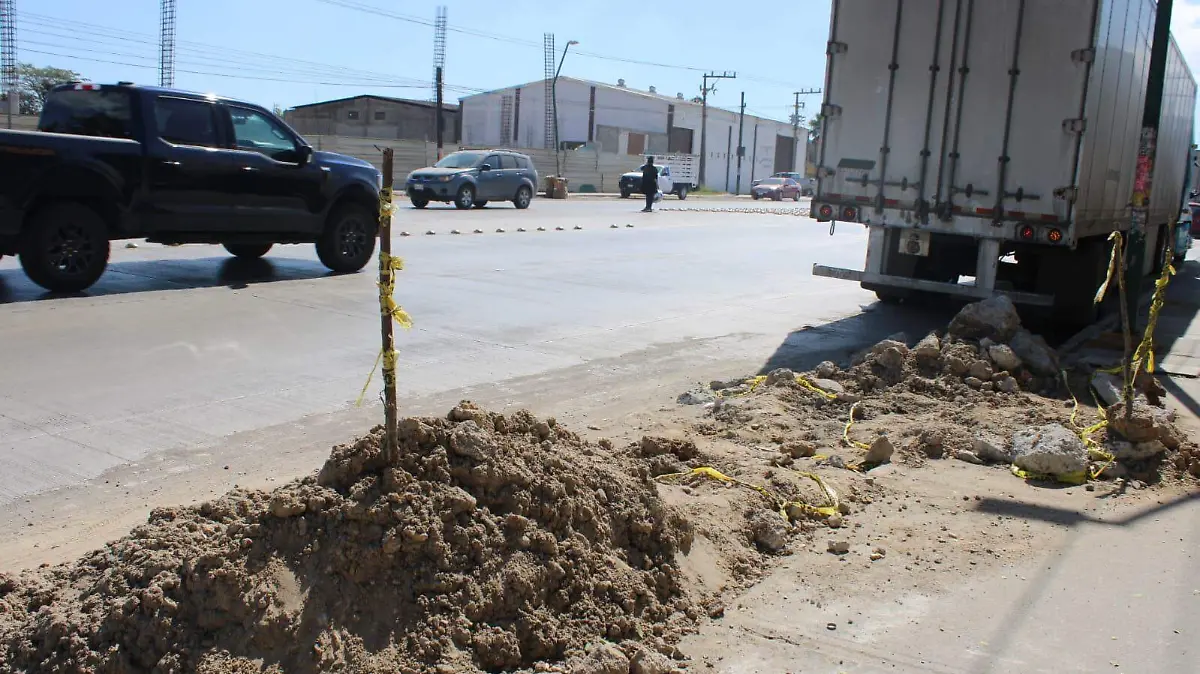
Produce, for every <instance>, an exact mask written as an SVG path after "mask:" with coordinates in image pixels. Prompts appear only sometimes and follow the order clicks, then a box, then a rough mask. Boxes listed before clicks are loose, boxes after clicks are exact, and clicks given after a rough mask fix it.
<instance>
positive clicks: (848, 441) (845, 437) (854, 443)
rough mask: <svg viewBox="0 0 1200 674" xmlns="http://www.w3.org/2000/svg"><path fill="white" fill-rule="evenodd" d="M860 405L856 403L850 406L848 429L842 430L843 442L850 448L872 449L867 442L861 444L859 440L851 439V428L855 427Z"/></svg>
mask: <svg viewBox="0 0 1200 674" xmlns="http://www.w3.org/2000/svg"><path fill="white" fill-rule="evenodd" d="M860 404H861V403H854V404H853V405H851V406H850V419H849V420H848V421H846V427H845V428H844V429H842V441H843V442H845V443H846V444H847V445H848V446H850V447H857V448H859V449H870V448H871V446H870V445H868V444H866V443H865V442H859V441H857V440H852V439H850V428H851V427H852V426H854V412H855V410H857V409H858V406H859V405H860Z"/></svg>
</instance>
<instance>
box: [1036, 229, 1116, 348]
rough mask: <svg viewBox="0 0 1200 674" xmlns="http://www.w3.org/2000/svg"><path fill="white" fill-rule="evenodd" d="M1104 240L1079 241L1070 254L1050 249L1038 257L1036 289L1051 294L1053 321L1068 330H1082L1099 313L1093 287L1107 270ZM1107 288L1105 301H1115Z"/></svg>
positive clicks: (1112, 289)
mask: <svg viewBox="0 0 1200 674" xmlns="http://www.w3.org/2000/svg"><path fill="white" fill-rule="evenodd" d="M1105 243H1106V242H1105V241H1104V240H1095V239H1093V240H1091V241H1087V242H1081V243H1080V245H1079V247H1078V248H1077V249H1076V251H1075V253H1074V254H1071V253H1070V251H1067V250H1051V251H1047V252H1046V253H1044V254H1042V255H1041V256H1040V259H1039V265H1040V266H1041V269H1039V274H1038V278H1039V283H1038V286H1039V287H1038V290H1039V291H1041V292H1050V293H1053V295H1054V307H1053V316H1054V322H1055V323H1058V324H1060V325H1062V326H1063V327H1064V328H1069V329H1082V328H1085V327H1087V326H1089V325H1091V324H1092V323H1094V322H1096V319H1097V318H1099V315H1100V307H1099V306H1098V305H1097V304H1096V303H1095V297H1096V290H1098V289H1099V288H1100V284H1101V283H1104V278H1105V276H1106V275H1107V272H1108V261H1109V255H1110V249H1109V247H1108V246H1106V245H1105ZM1115 291H1116V288H1111V289H1110V292H1109V293H1108V296H1107V297H1108V301H1110V302H1111V301H1116V300H1115V298H1116V297H1117V293H1116V292H1115Z"/></svg>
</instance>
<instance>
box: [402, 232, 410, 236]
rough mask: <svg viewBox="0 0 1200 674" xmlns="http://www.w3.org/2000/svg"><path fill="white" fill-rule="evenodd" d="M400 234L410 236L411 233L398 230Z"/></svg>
mask: <svg viewBox="0 0 1200 674" xmlns="http://www.w3.org/2000/svg"><path fill="white" fill-rule="evenodd" d="M400 236H412V234H409V233H408V232H400Z"/></svg>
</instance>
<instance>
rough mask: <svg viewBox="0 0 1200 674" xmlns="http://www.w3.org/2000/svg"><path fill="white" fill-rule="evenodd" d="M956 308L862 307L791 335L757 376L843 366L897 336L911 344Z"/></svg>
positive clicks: (945, 320) (959, 305)
mask: <svg viewBox="0 0 1200 674" xmlns="http://www.w3.org/2000/svg"><path fill="white" fill-rule="evenodd" d="M960 308H962V303H961V302H959V303H955V302H953V301H946V302H934V301H930V302H925V303H922V304H919V305H916V304H914V305H908V304H906V305H901V306H896V305H890V304H883V303H882V302H873V303H871V304H865V305H862V312H861V313H858V314H854V315H853V316H847V317H845V318H841V319H838V320H836V321H832V322H829V323H820V324H813V325H805V326H803V327H801V328H799V329H798V330H794V331H792V332H791V333H789V334H788V336H787V337H785V338H784V340H783V342H782V343H780V345H779V346H778V347H776V349H775V351H774V353H772V354H771V355H770V357H768V358H767V360H766V362H765V363H763V366H762V368H761V369H760V370H759V374H766V373H768V372H770V371H771V370H775V369H777V368H781V367H786V368H788V369H790V370H794V371H796V372H804V371H807V370H811V369H813V368H814V367H816V366H817V364H818V363H820V362H822V361H826V360H830V361H833V362H835V363H839V364H842V365H844V364H847V363H848V362H849V360H850V358H851V356H853V354H854V353H856V352H857V351H860V350H862V349H864V348H866V347H868V346H870V345H872V344H875V343H876V342H878V341H880V340H882V339H885V338H887V337H890V336H892V335H895V334H896V333H899V332H903V333H904V334H905V337H906V341H908V342H909V343H912V342H913V341H914V340H918V339H921V338H922V337H924V336H925V335H926V334H928V333H929V332H930V331H932V330H935V329H938V328H944V327H946V324H947V323H949V322H950V319H951V318H953V317H954V313H955V312H956V311H958V310H959V309H960Z"/></svg>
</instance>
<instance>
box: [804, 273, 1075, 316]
mask: <svg viewBox="0 0 1200 674" xmlns="http://www.w3.org/2000/svg"><path fill="white" fill-rule="evenodd" d="M812 274H813V276H824V277H826V278H836V279H841V280H843V281H858V282H859V283H861V284H862V285H863V286H864V287H868V286H870V287H872V288H874V287H880V288H904V289H907V290H919V291H923V292H930V293H939V294H943V295H954V296H956V297H969V298H972V299H986V298H988V297H990V296H991V295H992V293H990V292H988V291H986V290H982V289H979V288H976V287H974V286H966V285H961V284H958V283H942V282H940V281H926V280H924V279H915V278H904V277H902V276H888V275H886V274H872V273H868V272H864V271H858V270H855V269H843V268H841V267H826V266H825V265H821V264H814V265H813V268H812ZM995 292H996V293H997V294H1001V295H1008V297H1009V299H1011V300H1012V301H1013V302H1016V303H1018V304H1031V305H1034V306H1042V307H1048V306H1052V305H1053V304H1054V296H1053V295H1042V294H1039V293H1024V292H1015V291H1008V290H996V291H995Z"/></svg>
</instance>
